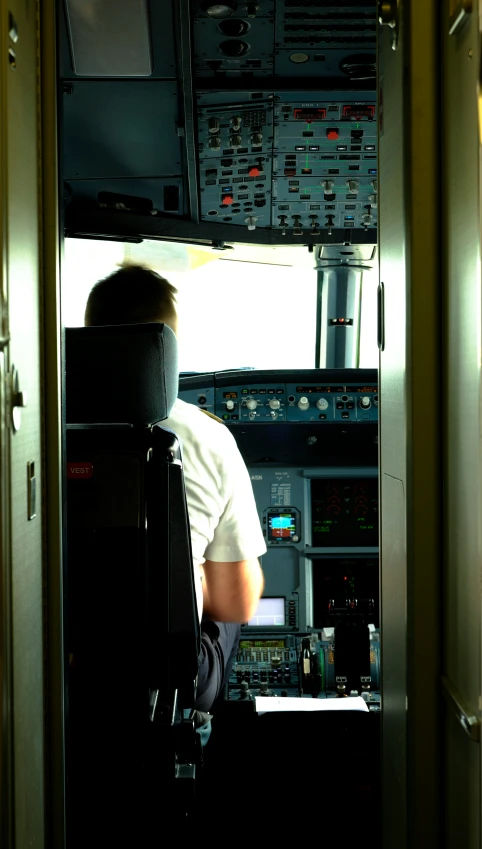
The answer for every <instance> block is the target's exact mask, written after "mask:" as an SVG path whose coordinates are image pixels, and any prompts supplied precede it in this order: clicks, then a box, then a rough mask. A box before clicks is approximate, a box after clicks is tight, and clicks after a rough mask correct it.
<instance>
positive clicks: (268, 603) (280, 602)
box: [247, 597, 285, 628]
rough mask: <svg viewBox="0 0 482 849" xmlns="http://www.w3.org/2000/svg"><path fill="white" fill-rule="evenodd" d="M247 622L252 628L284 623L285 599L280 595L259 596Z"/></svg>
mask: <svg viewBox="0 0 482 849" xmlns="http://www.w3.org/2000/svg"><path fill="white" fill-rule="evenodd" d="M247 624H248V625H251V626H252V627H253V628H266V627H271V626H273V625H285V599H284V598H281V597H278V598H272V597H264V598H260V600H259V603H258V607H257V609H256V611H255V613H254V616H253V617H252V618H251V619H250V620H249V622H248V623H247Z"/></svg>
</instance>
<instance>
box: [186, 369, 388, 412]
mask: <svg viewBox="0 0 482 849" xmlns="http://www.w3.org/2000/svg"><path fill="white" fill-rule="evenodd" d="M343 374H344V379H343V381H340V378H339V374H338V375H337V373H336V371H335V372H327V371H326V370H324V369H313V370H312V371H311V372H310V371H308V372H306V373H298V374H297V375H295V374H293V373H292V374H290V373H289V372H288V373H284V376H285V377H286V380H282V379H280V378H282V376H283V375H281V374H280V372H276V371H274V372H269V371H268V372H257V371H253V372H249V371H246V372H237V373H234V372H231V373H228V374H226V373H219V374H216V375H206V376H205V378H204V380H203V376H201V375H196V376H194V377H193V376H186V377H183V376H181V378H180V382H179V386H180V393H181V395H180V397H182V398H183V400H185V401H188V402H189V403H192V404H196V405H197V406H198V407H199V408H200V409H205V410H208V411H209V412H212V413H214V414H215V415H216V416H218V417H219V418H220V419H222V420H223V421H225V422H226V423H229V424H230V425H231V424H232V425H237V424H244V425H246V424H249V423H254V424H261V423H264V424H268V423H278V424H282V423H296V422H306V423H308V422H320V423H325V424H330V423H331V424H333V423H347V424H348V423H350V422H351V423H357V424H366V423H372V424H373V423H375V422H377V421H378V382H377V378H376V372H375V371H373V370H365V371H363V370H360V369H354V370H352V371H351V373H350V374H349V375H347V372H346V371H344V372H343ZM229 375H231V378H232V382H231V383H230V376H229ZM335 376H336V377H337V378H338V379H337V380H334V379H333V378H334V377H335ZM295 377H297V379H294V378H295ZM304 378H306V380H305V379H304ZM347 378H350V379H349V381H348V379H347ZM367 378H368V379H367ZM344 381H346V382H344Z"/></svg>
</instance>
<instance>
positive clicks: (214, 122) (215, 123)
mask: <svg viewBox="0 0 482 849" xmlns="http://www.w3.org/2000/svg"><path fill="white" fill-rule="evenodd" d="M208 130H209V132H210V133H213V135H217V134H218V132H219V119H218V118H208Z"/></svg>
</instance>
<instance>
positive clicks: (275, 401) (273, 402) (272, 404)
mask: <svg viewBox="0 0 482 849" xmlns="http://www.w3.org/2000/svg"><path fill="white" fill-rule="evenodd" d="M269 406H270V407H271V409H272V410H279V408H280V406H281V403H280V401H278V399H277V398H271V400H270V402H269Z"/></svg>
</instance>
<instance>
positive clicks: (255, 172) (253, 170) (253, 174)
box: [248, 167, 261, 177]
mask: <svg viewBox="0 0 482 849" xmlns="http://www.w3.org/2000/svg"><path fill="white" fill-rule="evenodd" d="M248 174H249V176H250V177H259V175H260V174H261V171H260V170H259V168H254V167H253V168H250V169H249V170H248Z"/></svg>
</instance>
